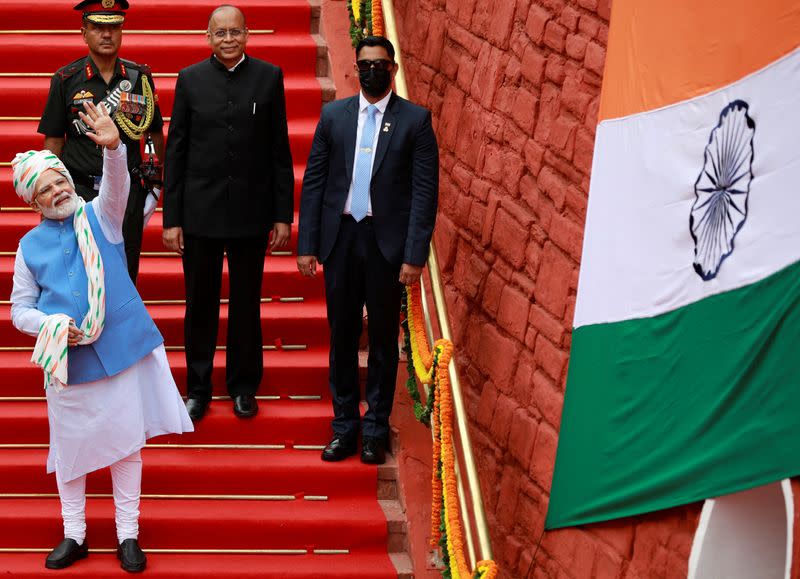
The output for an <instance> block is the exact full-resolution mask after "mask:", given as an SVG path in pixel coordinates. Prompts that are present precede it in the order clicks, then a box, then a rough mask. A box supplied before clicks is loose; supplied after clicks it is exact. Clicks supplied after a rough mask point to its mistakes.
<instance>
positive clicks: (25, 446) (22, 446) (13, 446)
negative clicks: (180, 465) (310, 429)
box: [0, 442, 325, 450]
mask: <svg viewBox="0 0 800 579" xmlns="http://www.w3.org/2000/svg"><path fill="white" fill-rule="evenodd" d="M144 447H145V448H158V449H167V448H177V449H180V448H190V449H194V450H322V449H323V448H325V445H324V444H320V445H317V444H293V445H287V444H145V446H144ZM44 448H50V444H49V443H44V442H42V443H5V444H0V449H4V450H30V449H44Z"/></svg>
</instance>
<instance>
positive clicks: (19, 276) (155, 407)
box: [11, 144, 194, 481]
mask: <svg viewBox="0 0 800 579" xmlns="http://www.w3.org/2000/svg"><path fill="white" fill-rule="evenodd" d="M129 186H130V176H129V175H128V167H127V154H126V151H125V145H124V144H121V145H120V146H119V148H118V149H117V150H115V151H109V150H106V151H105V157H104V159H103V180H102V183H101V186H100V194H99V196H98V197H97V198H95V199H94V200H93V201H91V203H92V205H93V207H94V211H95V214H96V215H97V220H98V222H99V223H100V228H101V229H102V232H103V235H104V236H105V237H106V239H107V240H108V241H109V242H110V243H122V241H123V239H122V220H123V218H124V216H125V206H126V204H127V199H128V196H127V194H126V192H127V191H128V189H129ZM70 219H71V217H70ZM65 283H66V281H65ZM40 293H41V290H40V287H39V284H38V283H37V282H36V279H35V278H34V276H33V274H32V273H31V271H30V269H28V266H27V265H26V263H25V256H24V255H23V254H22V248H21V247H20V248H18V249H17V256H16V260H15V262H14V287H13V290H12V292H11V304H12V305H11V321H12V323H13V324H14V327H16V328H17V329H18V330H20V331H21V332H24V333H26V334H29V335H31V336H36V335H38V333H39V327H40V326H41V323H42V320H44V318H45V317H46V316H47V314H45V313H44V312H41V311H39V310H38V309H36V306H37V304H38V301H39V294H40ZM76 322H78V324H80V320H76ZM47 415H48V421H49V424H50V454H49V455H48V457H47V472H54V471H56V470H57V471H58V474H59V476H60V477H61V479H62V480H64V481H70V480H73V479H75V478H78V477H80V476H82V475H84V474H86V473H88V472H92V471H94V470H97V469H100V468H103V467H106V466H109V465H111V464H113V463H115V462H117V461H118V460H120V459H122V458H125V457H126V456H128V455H130V454H131V453H133V452H136V451H137V450H139V449H141V448H142V447H143V446H144V443H145V440H146V439H148V438H150V437H153V436H158V435H160V434H167V433H182V432H191V431H193V430H194V427H193V426H192V421H191V419H190V418H189V415H188V414H187V412H186V407H185V406H184V403H183V400H182V399H181V396H180V394H179V392H178V389H177V387H176V385H175V380H174V379H173V377H172V373H171V372H170V369H169V363H168V362H167V355H166V351H165V350H164V346H163V345H160V346H158V347H157V348H156V349H154V350H153V351H152V352H151V353H150V354H148V355H147V356H145V357H144V358H142V359H141V360H139V361H138V362H137V363H135V364H134V365H133V366H131V367H130V368H128V369H126V370H124V371H123V372H120V373H119V374H117V375H116V376H111V377H108V378H104V379H102V380H96V381H94V382H87V383H84V384H74V385H69V386H67V387H66V388H65V389H64V390H62V391H61V392H56V391H55V389H54V388H48V389H47Z"/></svg>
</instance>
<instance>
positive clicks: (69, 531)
mask: <svg viewBox="0 0 800 579" xmlns="http://www.w3.org/2000/svg"><path fill="white" fill-rule="evenodd" d="M110 468H111V483H112V486H113V488H114V507H115V515H114V520H115V522H116V525H117V540H118V541H119V542H120V543H122V541H124V540H125V539H138V538H139V495H140V494H141V492H142V455H141V452H140V451H138V450H137V451H136V452H134V453H133V454H132V455H130V456H128V457H126V458H123V459H122V460H120V461H117V462H115V463H114V464H112V465H111V467H110ZM56 482H57V483H58V495H59V497H61V517H62V518H63V519H64V537H65V538H67V539H74V540H75V542H77V543H78V544H79V545H81V544H83V541H84V540H85V539H86V475H83V476H81V477H78V478H76V479H74V480H71V481H69V482H66V483H65V482H63V481H62V480H61V478H60V477H59V476H58V471H56Z"/></svg>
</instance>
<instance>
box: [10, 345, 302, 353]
mask: <svg viewBox="0 0 800 579" xmlns="http://www.w3.org/2000/svg"><path fill="white" fill-rule="evenodd" d="M165 349H166V351H167V352H184V351H185V350H186V347H185V346H165ZM226 349H227V346H217V351H218V352H224V351H225V350H226ZM261 349H262V350H263V351H265V352H273V351H276V350H284V351H287V352H299V351H305V350H307V349H308V345H307V344H284V345H283V346H281V347H280V348H278V346H272V345H269V344H268V345H266V346H262V347H261ZM0 352H33V346H0Z"/></svg>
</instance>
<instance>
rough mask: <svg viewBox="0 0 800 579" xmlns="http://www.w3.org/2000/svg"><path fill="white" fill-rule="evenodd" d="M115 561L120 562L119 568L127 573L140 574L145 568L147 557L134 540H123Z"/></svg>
mask: <svg viewBox="0 0 800 579" xmlns="http://www.w3.org/2000/svg"><path fill="white" fill-rule="evenodd" d="M117 559H119V560H120V567H122V568H123V569H125V570H126V571H127V572H129V573H141V572H142V571H144V568H145V567H147V557H145V554H144V552H143V551H142V548H141V547H140V546H139V541H137V540H136V539H125V540H124V541H122V543H120V545H119V547H117Z"/></svg>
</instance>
